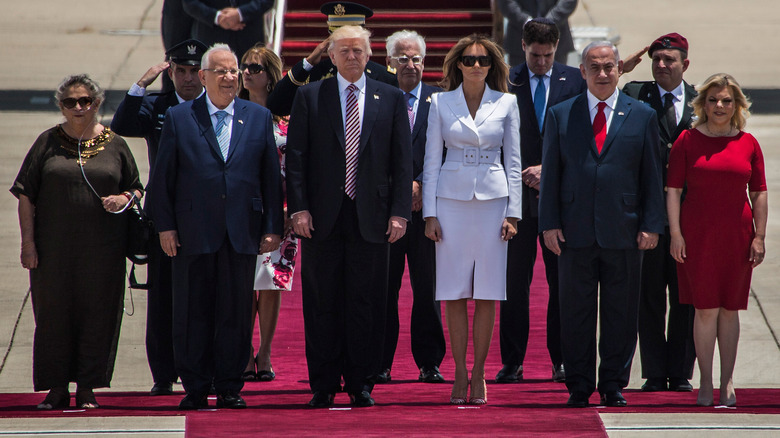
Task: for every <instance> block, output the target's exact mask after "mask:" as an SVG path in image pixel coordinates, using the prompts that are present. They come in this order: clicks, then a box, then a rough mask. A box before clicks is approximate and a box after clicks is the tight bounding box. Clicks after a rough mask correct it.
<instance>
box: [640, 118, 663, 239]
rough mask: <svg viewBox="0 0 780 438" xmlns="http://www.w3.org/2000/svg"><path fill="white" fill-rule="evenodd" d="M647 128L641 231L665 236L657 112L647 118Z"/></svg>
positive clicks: (643, 164) (642, 178)
mask: <svg viewBox="0 0 780 438" xmlns="http://www.w3.org/2000/svg"><path fill="white" fill-rule="evenodd" d="M646 123H647V125H646V126H645V135H644V144H643V148H644V149H643V156H642V165H641V170H640V172H641V174H640V177H639V181H640V182H639V184H640V190H641V191H642V198H641V199H642V218H641V220H640V223H639V230H640V231H646V232H649V233H659V234H663V232H664V224H665V223H666V206H665V201H664V191H663V181H662V180H661V154H660V148H659V143H660V136H659V134H658V119H657V118H656V115H655V111H652V112H651V114H650V117H647V122H646Z"/></svg>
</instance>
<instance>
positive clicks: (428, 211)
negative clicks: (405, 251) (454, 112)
mask: <svg viewBox="0 0 780 438" xmlns="http://www.w3.org/2000/svg"><path fill="white" fill-rule="evenodd" d="M439 96H440V95H439V94H433V95H432V96H431V107H430V109H429V110H428V130H427V131H426V136H427V142H426V143H425V160H424V161H423V217H424V218H427V217H436V191H437V187H438V186H439V172H440V171H441V162H442V154H443V153H444V138H443V136H442V132H441V119H440V118H439Z"/></svg>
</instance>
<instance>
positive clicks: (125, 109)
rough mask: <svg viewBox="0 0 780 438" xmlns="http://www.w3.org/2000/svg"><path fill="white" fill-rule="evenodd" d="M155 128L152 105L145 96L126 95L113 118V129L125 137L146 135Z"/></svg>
mask: <svg viewBox="0 0 780 438" xmlns="http://www.w3.org/2000/svg"><path fill="white" fill-rule="evenodd" d="M153 129H154V120H153V119H152V111H151V108H150V105H144V97H143V96H131V95H129V94H127V95H125V98H124V99H122V102H121V103H120V104H119V107H117V109H116V112H115V113H114V118H113V120H111V130H112V131H114V132H116V133H117V134H119V135H121V136H123V137H146V136H147V135H148V134H149V133H150V132H152V130H153Z"/></svg>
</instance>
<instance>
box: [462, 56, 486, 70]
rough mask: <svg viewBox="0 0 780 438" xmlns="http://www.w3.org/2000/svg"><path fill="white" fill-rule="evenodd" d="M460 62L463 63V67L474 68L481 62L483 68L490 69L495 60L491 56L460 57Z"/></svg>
mask: <svg viewBox="0 0 780 438" xmlns="http://www.w3.org/2000/svg"><path fill="white" fill-rule="evenodd" d="M460 62H461V63H463V65H465V66H466V67H474V64H476V63H477V62H479V65H480V66H481V67H490V65H491V64H492V63H493V58H491V57H490V56H471V55H464V56H461V57H460Z"/></svg>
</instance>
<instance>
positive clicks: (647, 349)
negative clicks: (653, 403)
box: [639, 227, 696, 379]
mask: <svg viewBox="0 0 780 438" xmlns="http://www.w3.org/2000/svg"><path fill="white" fill-rule="evenodd" d="M670 241H671V238H670V237H669V228H668V227H667V228H666V233H665V234H663V235H662V236H660V238H659V239H658V247H656V248H654V249H651V250H649V251H645V254H644V260H643V261H642V292H641V294H640V298H639V352H640V353H641V354H640V356H641V360H642V377H644V378H646V379H650V378H655V379H667V378H670V377H671V378H683V379H690V378H691V377H692V376H693V364H694V361H695V360H696V349H695V348H694V345H693V314H694V310H693V306H691V305H689V304H680V298H679V291H678V288H677V262H675V261H674V259H673V258H672V256H671V254H670V253H669V245H670ZM667 287H668V288H669V319H668V323H667V316H666V290H667Z"/></svg>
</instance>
